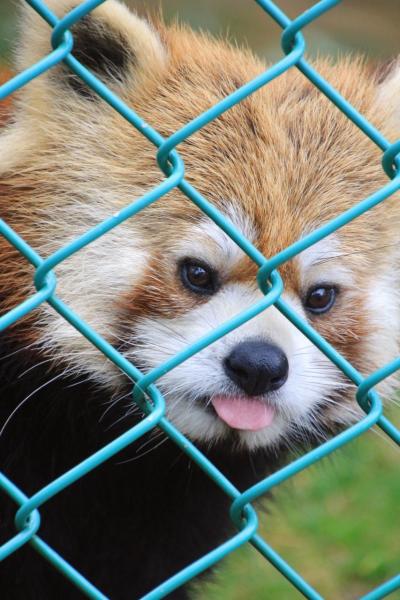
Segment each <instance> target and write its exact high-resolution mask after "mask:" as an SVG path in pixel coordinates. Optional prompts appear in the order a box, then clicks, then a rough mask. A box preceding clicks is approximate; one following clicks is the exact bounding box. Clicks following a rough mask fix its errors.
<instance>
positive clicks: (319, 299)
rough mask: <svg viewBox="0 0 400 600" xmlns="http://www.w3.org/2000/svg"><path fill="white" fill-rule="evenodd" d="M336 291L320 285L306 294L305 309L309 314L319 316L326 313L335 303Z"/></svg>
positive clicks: (328, 286) (330, 287)
mask: <svg viewBox="0 0 400 600" xmlns="http://www.w3.org/2000/svg"><path fill="white" fill-rule="evenodd" d="M336 295H337V289H336V288H335V287H333V286H331V285H320V286H317V287H314V288H311V289H310V290H309V291H308V292H307V296H306V300H305V303H304V304H305V307H306V309H307V310H308V311H309V312H312V313H314V314H321V313H325V312H328V310H330V309H331V308H332V306H333V305H334V303H335V300H336Z"/></svg>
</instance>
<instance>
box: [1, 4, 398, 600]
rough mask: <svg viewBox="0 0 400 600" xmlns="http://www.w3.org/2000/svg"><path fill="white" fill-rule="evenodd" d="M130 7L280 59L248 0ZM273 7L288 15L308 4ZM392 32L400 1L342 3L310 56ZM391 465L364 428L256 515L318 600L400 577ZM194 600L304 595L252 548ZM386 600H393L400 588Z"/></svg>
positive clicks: (391, 457)
mask: <svg viewBox="0 0 400 600" xmlns="http://www.w3.org/2000/svg"><path fill="white" fill-rule="evenodd" d="M129 4H130V5H131V6H133V7H135V8H136V9H137V10H139V11H140V12H143V11H146V10H148V9H149V8H150V9H154V10H157V9H158V8H159V7H161V9H162V11H163V14H164V17H165V19H166V20H167V21H169V20H171V19H174V18H178V19H180V20H181V21H183V22H186V23H188V24H190V25H191V26H192V27H195V28H201V29H206V30H209V31H211V32H212V33H214V34H216V35H220V34H223V35H228V36H229V37H230V38H231V39H234V40H237V41H238V42H239V43H243V44H246V45H248V46H250V47H251V48H253V49H254V50H255V51H256V52H257V53H258V54H260V55H262V56H265V57H267V59H269V60H275V59H276V58H277V57H280V56H281V51H280V46H279V34H280V30H279V28H278V27H277V26H276V25H275V24H274V23H273V21H272V20H271V19H270V18H269V17H268V16H266V15H265V14H264V13H263V12H262V11H261V9H260V8H259V7H258V6H257V5H256V3H255V2H253V1H252V0H203V1H202V2H199V1H195V0H168V1H167V0H165V1H162V0H161V1H159V0H157V1H145V0H142V1H139V0H138V1H136V2H134V1H131V2H129ZM278 4H279V6H280V7H282V8H283V9H284V10H285V11H286V12H287V14H288V15H289V16H290V17H295V16H296V15H297V14H299V13H300V12H301V11H303V10H304V9H305V8H308V7H310V6H312V5H313V4H314V3H313V2H306V1H303V0H281V1H280V2H279V3H278ZM16 14H17V9H16V3H14V2H10V1H9V0H0V61H2V62H3V63H5V64H7V63H8V64H10V60H11V59H10V56H11V53H10V49H11V47H12V46H13V44H14V43H15V37H16V34H15V23H16ZM399 26H400V0H375V1H374V0H347V1H344V2H343V3H342V4H341V5H339V6H337V7H336V8H334V9H332V10H331V11H330V12H329V13H328V14H326V15H325V16H323V17H322V18H320V19H319V20H318V22H317V23H316V24H314V25H312V26H310V27H309V28H307V31H306V39H307V42H308V51H309V52H310V54H311V55H316V54H317V53H322V54H325V53H326V54H333V55H337V54H338V53H339V52H340V53H347V52H354V51H356V52H364V53H367V54H368V55H369V56H370V57H371V59H373V60H377V61H379V60H384V59H387V58H388V57H391V56H395V55H397V54H400V33H399V29H400V27H399ZM355 84H356V82H355ZM399 105H400V99H399ZM399 412H400V411H397V413H399ZM397 421H399V419H397ZM399 466H400V452H399V449H398V448H396V447H395V446H394V444H392V443H391V442H389V441H388V440H387V439H386V438H384V437H383V436H382V435H380V434H379V432H371V433H369V434H367V435H365V436H363V437H362V438H361V439H359V440H356V441H355V442H353V443H351V444H350V445H349V446H347V447H346V448H345V449H343V450H342V451H340V452H337V453H336V454H335V456H334V457H333V458H330V459H325V460H324V461H322V462H321V463H319V464H318V465H316V466H314V467H313V468H311V469H309V470H307V471H306V472H304V473H302V474H300V475H297V476H296V477H294V478H293V479H292V480H291V481H290V482H288V483H287V484H285V485H283V486H281V487H280V488H279V489H278V490H277V492H276V495H275V498H274V500H273V501H270V502H268V503H267V506H266V507H265V512H264V511H261V528H262V534H263V535H264V536H265V539H266V540H267V541H268V542H269V543H270V544H271V545H272V546H273V548H274V549H275V550H277V551H279V552H281V554H282V556H283V557H284V558H285V559H286V560H287V561H288V562H289V563H290V564H291V565H292V566H293V567H295V568H296V569H298V570H299V572H300V573H301V574H302V575H303V577H305V578H306V579H307V580H308V581H309V582H310V583H311V584H312V585H313V586H315V587H316V588H317V590H318V591H319V592H320V593H321V595H322V596H324V598H326V599H335V600H336V599H338V600H339V599H340V600H351V599H355V598H358V597H359V596H360V595H362V594H365V593H366V592H368V591H369V590H370V589H371V588H373V587H374V586H376V585H378V584H380V583H381V582H383V581H384V580H385V579H387V578H389V577H391V576H393V575H394V574H395V573H397V572H398V571H399V567H400V535H399V532H400V477H399ZM193 595H194V598H195V599H196V600H245V599H246V600H247V599H249V600H250V599H255V600H296V599H300V598H301V597H302V596H301V595H300V594H299V593H298V592H297V591H296V590H295V589H293V587H292V586H290V585H289V584H288V583H287V582H286V580H285V579H284V578H283V577H282V576H281V575H280V574H279V573H278V572H276V571H275V570H274V569H273V568H272V567H271V566H270V565H269V564H268V563H267V562H266V561H265V560H264V559H263V558H261V557H260V556H259V555H258V553H257V552H256V551H254V550H253V549H252V548H251V547H250V546H248V547H245V548H242V549H241V550H239V551H238V552H236V553H234V554H233V555H232V556H231V557H229V558H228V559H226V560H225V561H223V562H222V563H220V565H219V567H218V569H217V575H216V577H215V578H213V579H212V580H211V581H210V582H208V583H207V584H205V585H204V584H202V585H198V584H196V585H195V586H194V588H193ZM391 599H392V600H395V599H397V600H399V599H400V592H398V593H394V594H392V596H391Z"/></svg>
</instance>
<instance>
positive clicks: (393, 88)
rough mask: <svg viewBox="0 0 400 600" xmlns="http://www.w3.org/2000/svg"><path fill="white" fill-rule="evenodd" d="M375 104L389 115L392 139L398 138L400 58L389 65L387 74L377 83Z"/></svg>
mask: <svg viewBox="0 0 400 600" xmlns="http://www.w3.org/2000/svg"><path fill="white" fill-rule="evenodd" d="M377 102H378V104H379V105H380V106H381V107H382V110H383V111H384V112H385V113H387V114H388V115H389V118H390V125H391V127H392V128H393V134H394V137H398V136H400V58H398V59H397V60H396V61H395V62H394V64H392V65H391V68H390V70H389V73H388V74H387V76H386V77H385V79H384V80H383V81H382V82H381V83H379V85H378V93H377Z"/></svg>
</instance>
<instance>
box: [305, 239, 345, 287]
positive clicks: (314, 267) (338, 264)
mask: <svg viewBox="0 0 400 600" xmlns="http://www.w3.org/2000/svg"><path fill="white" fill-rule="evenodd" d="M343 254H344V252H343V250H342V248H341V244H340V241H339V239H338V237H337V236H336V235H335V234H331V235H328V236H327V237H326V238H324V239H322V240H320V241H319V242H317V243H316V244H313V245H312V246H310V247H309V248H307V249H306V250H303V252H301V253H300V254H299V255H298V256H297V258H296V260H297V261H298V264H299V267H300V277H301V286H302V288H303V289H304V290H306V289H307V288H309V287H310V286H311V285H315V284H318V283H332V284H336V285H344V286H350V285H352V284H353V283H354V276H353V274H352V273H351V271H350V270H349V269H348V268H347V267H346V265H345V264H344V263H343V261H341V260H340V257H341V256H342V255H343Z"/></svg>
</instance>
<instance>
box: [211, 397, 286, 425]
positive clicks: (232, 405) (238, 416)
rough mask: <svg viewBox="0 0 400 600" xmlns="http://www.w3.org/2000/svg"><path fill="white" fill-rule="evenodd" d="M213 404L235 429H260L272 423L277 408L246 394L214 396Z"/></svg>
mask: <svg viewBox="0 0 400 600" xmlns="http://www.w3.org/2000/svg"><path fill="white" fill-rule="evenodd" d="M211 402H212V405H213V406H214V408H215V411H216V413H217V415H218V416H219V418H220V419H222V420H223V421H225V423H227V425H229V426H230V427H233V428H234V429H247V430H249V431H258V430H259V429H262V428H263V427H268V425H271V423H272V421H273V420H274V417H275V410H274V409H273V408H272V406H268V405H267V404H265V402H263V401H262V400H250V399H249V398H246V397H244V396H214V397H213V398H212V399H211Z"/></svg>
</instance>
